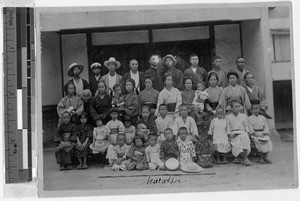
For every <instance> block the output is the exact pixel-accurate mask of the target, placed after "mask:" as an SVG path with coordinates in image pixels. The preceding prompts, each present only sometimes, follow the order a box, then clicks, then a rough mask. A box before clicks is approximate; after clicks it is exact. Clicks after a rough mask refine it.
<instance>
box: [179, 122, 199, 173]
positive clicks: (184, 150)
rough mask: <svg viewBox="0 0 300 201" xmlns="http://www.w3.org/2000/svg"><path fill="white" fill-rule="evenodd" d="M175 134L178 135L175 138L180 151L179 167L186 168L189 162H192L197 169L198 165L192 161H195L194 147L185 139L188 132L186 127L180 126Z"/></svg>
mask: <svg viewBox="0 0 300 201" xmlns="http://www.w3.org/2000/svg"><path fill="white" fill-rule="evenodd" d="M177 135H178V136H179V137H178V138H177V145H178V148H179V152H180V158H179V164H180V168H181V169H183V170H186V169H188V168H187V167H188V166H189V165H190V164H193V165H195V166H196V167H198V169H199V168H200V167H199V166H198V165H197V164H196V163H194V161H196V159H197V157H196V153H195V147H194V144H193V142H192V141H191V140H188V139H187V135H188V132H187V129H186V127H180V128H179V130H178V134H177Z"/></svg>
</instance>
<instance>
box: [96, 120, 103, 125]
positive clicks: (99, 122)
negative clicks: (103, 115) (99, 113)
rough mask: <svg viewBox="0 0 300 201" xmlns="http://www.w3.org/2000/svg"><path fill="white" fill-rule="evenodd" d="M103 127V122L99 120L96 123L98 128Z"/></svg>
mask: <svg viewBox="0 0 300 201" xmlns="http://www.w3.org/2000/svg"><path fill="white" fill-rule="evenodd" d="M102 125H103V122H102V121H101V120H100V119H99V120H97V121H96V126H98V127H100V126H102Z"/></svg>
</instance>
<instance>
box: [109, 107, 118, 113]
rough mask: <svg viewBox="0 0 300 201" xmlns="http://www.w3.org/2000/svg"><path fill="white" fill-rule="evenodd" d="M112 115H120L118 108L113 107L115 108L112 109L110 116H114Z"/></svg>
mask: <svg viewBox="0 0 300 201" xmlns="http://www.w3.org/2000/svg"><path fill="white" fill-rule="evenodd" d="M112 113H118V114H119V110H118V109H117V108H115V107H113V108H111V109H110V114H112Z"/></svg>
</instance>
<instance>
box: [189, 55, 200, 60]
mask: <svg viewBox="0 0 300 201" xmlns="http://www.w3.org/2000/svg"><path fill="white" fill-rule="evenodd" d="M192 57H198V55H197V54H191V56H190V60H191V58H192ZM198 58H199V57H198Z"/></svg>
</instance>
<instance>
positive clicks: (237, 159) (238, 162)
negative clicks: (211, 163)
mask: <svg viewBox="0 0 300 201" xmlns="http://www.w3.org/2000/svg"><path fill="white" fill-rule="evenodd" d="M233 163H235V164H240V163H241V159H239V158H234V160H233Z"/></svg>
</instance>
